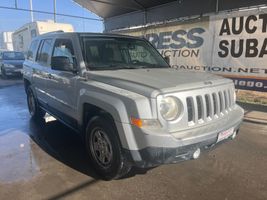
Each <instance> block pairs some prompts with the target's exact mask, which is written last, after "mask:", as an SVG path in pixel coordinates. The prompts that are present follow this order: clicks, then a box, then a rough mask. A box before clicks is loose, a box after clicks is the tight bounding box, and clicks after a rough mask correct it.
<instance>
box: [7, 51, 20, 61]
mask: <svg viewBox="0 0 267 200" xmlns="http://www.w3.org/2000/svg"><path fill="white" fill-rule="evenodd" d="M24 59H25V58H24V55H23V53H21V52H5V53H3V60H24Z"/></svg>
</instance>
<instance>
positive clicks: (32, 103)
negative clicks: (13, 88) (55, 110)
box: [27, 86, 45, 120]
mask: <svg viewBox="0 0 267 200" xmlns="http://www.w3.org/2000/svg"><path fill="white" fill-rule="evenodd" d="M27 104H28V110H29V113H30V115H31V117H32V118H33V119H34V120H41V119H43V118H44V116H45V112H44V111H43V110H42V109H41V108H40V106H39V105H38V102H37V99H36V98H35V96H34V93H33V90H32V88H31V86H28V87H27Z"/></svg>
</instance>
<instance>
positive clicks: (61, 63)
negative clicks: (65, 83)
mask: <svg viewBox="0 0 267 200" xmlns="http://www.w3.org/2000/svg"><path fill="white" fill-rule="evenodd" d="M73 67H74V66H73V63H71V62H70V59H69V58H68V57H65V56H54V57H52V58H51V69H53V70H59V71H72V72H73V71H74V69H73Z"/></svg>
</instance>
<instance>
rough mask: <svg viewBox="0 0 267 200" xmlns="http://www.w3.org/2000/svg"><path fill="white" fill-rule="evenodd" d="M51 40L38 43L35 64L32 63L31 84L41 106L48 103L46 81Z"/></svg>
mask: <svg viewBox="0 0 267 200" xmlns="http://www.w3.org/2000/svg"><path fill="white" fill-rule="evenodd" d="M52 46H53V40H52V39H43V40H41V42H40V45H39V49H38V52H37V56H36V62H34V63H33V83H34V87H35V91H36V93H37V98H38V100H39V101H40V103H41V104H43V106H46V105H47V103H48V96H47V95H48V93H47V83H46V82H47V79H48V78H49V77H48V75H49V73H48V72H49V68H50V64H49V63H50V60H51V52H52Z"/></svg>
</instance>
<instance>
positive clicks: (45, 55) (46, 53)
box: [37, 39, 52, 65]
mask: <svg viewBox="0 0 267 200" xmlns="http://www.w3.org/2000/svg"><path fill="white" fill-rule="evenodd" d="M51 49H52V39H46V40H42V44H41V47H40V48H39V51H38V55H37V62H38V63H39V64H41V65H48V61H49V59H50V52H51Z"/></svg>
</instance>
